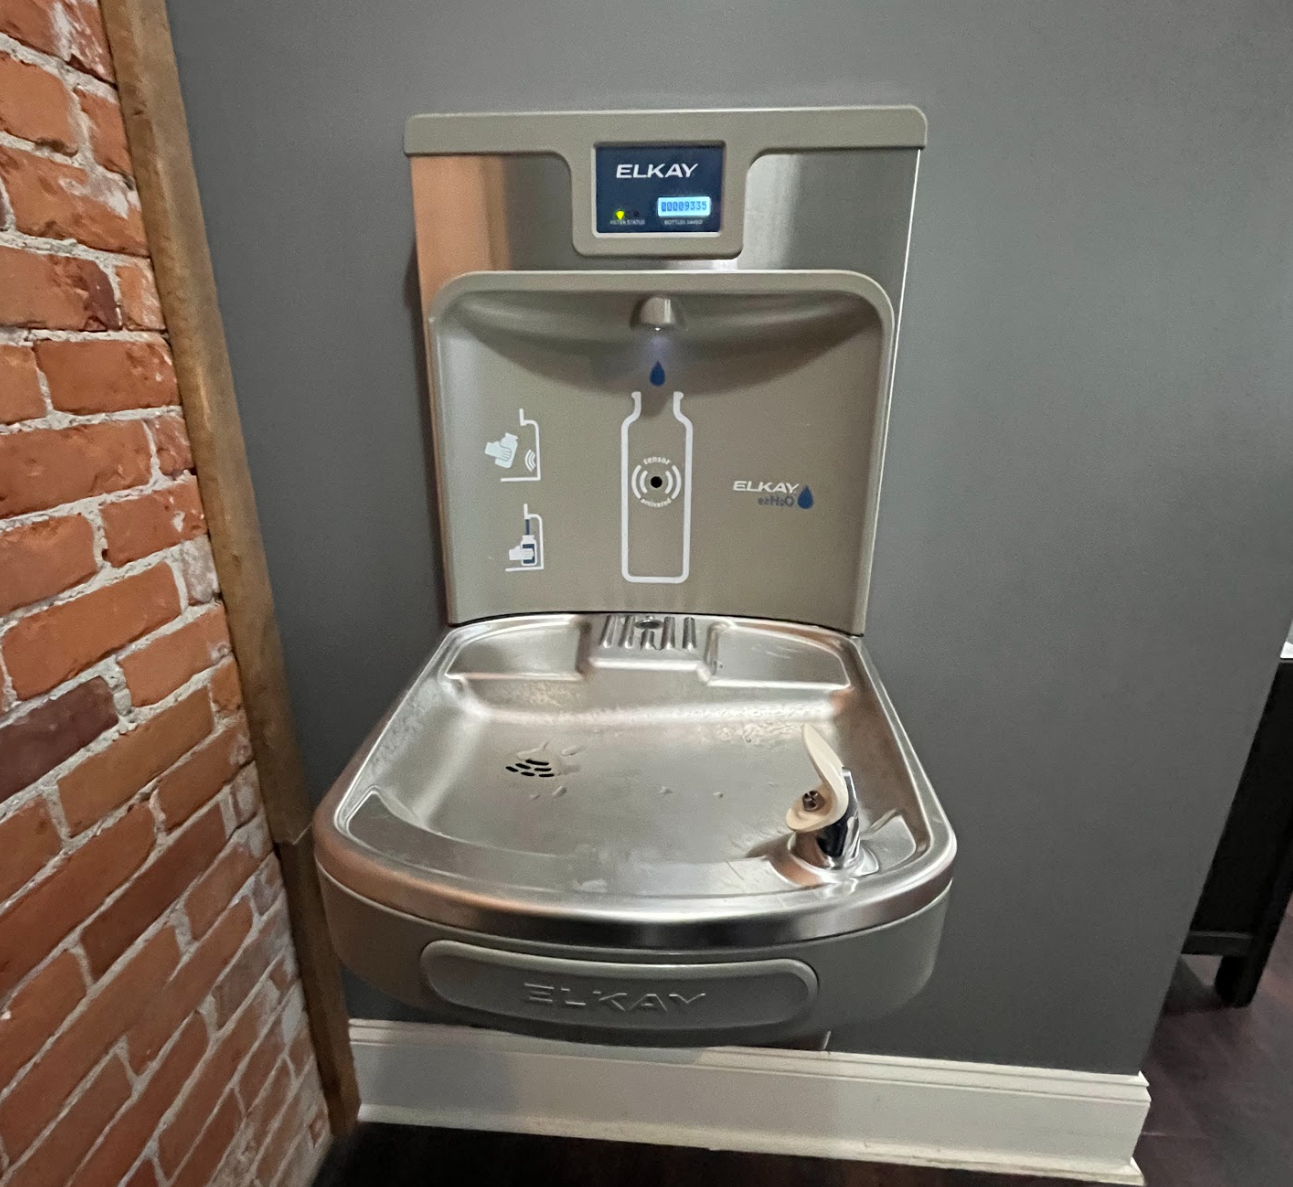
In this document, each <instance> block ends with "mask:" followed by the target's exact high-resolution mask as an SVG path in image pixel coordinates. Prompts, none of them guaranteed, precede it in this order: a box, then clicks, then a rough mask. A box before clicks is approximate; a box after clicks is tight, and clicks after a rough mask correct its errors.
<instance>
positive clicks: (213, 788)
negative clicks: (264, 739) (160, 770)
mask: <svg viewBox="0 0 1293 1187" xmlns="http://www.w3.org/2000/svg"><path fill="white" fill-rule="evenodd" d="M250 749H251V748H250V746H249V745H248V743H247V735H246V734H245V733H244V732H243V731H242V729H241V728H240V727H239V726H229V727H228V728H227V729H225V730H224V731H223V732H221V733H219V734H217V735H216V736H215V737H214V738H212V739H211V741H210V742H208V743H207V744H206V745H205V746H203V747H202V749H201V750H199V751H197V752H196V753H195V754H193V755H191V756H190V757H189V758H186V759H185V760H184V761H183V762H182V763H181V764H180V765H179V766H177V767H176V768H175V770H173V771H170V772H169V773H168V774H167V775H166V777H165V778H164V779H163V780H162V781H161V782H160V783H159V784H158V785H157V792H156V796H155V798H156V800H157V806H158V807H159V808H160V809H161V813H162V822H163V823H164V824H165V825H166V827H167V828H175V827H176V825H178V824H180V823H182V822H183V821H185V820H187V819H188V818H189V817H190V816H192V815H193V813H194V812H196V811H197V810H198V809H199V808H200V807H202V805H203V804H205V803H206V802H207V801H208V800H210V799H211V797H212V796H213V795H215V793H216V792H217V791H219V790H220V789H221V788H222V787H223V786H224V785H225V784H226V783H228V782H229V780H230V779H232V778H233V777H234V776H235V775H236V774H237V773H238V769H239V768H240V767H241V766H242V765H243V764H244V763H245V762H246V761H247V759H248V757H249V756H250Z"/></svg>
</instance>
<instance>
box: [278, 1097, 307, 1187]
mask: <svg viewBox="0 0 1293 1187" xmlns="http://www.w3.org/2000/svg"><path fill="white" fill-rule="evenodd" d="M301 1117H302V1113H301V1111H298V1112H297V1119H298V1123H299V1122H300V1121H301ZM300 1128H301V1131H302V1132H301V1133H300V1134H299V1136H298V1137H297V1139H296V1141H295V1142H293V1143H292V1146H291V1148H290V1150H289V1151H288V1155H287V1157H286V1158H285V1159H283V1165H282V1166H281V1167H280V1168H279V1172H278V1182H279V1183H282V1184H285V1185H286V1184H289V1183H306V1182H308V1181H309V1179H310V1171H312V1170H313V1169H314V1167H313V1165H312V1161H313V1145H314V1143H313V1142H312V1141H311V1139H310V1135H309V1131H308V1127H307V1126H305V1125H304V1124H301V1125H300Z"/></svg>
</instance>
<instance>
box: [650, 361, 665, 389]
mask: <svg viewBox="0 0 1293 1187" xmlns="http://www.w3.org/2000/svg"><path fill="white" fill-rule="evenodd" d="M651 382H652V383H653V384H655V386H656V387H659V386H660V385H661V384H662V383H664V368H663V367H662V366H660V364H659V363H656V365H655V366H654V367H652V368H651Z"/></svg>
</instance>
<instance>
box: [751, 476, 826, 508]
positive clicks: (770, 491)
mask: <svg viewBox="0 0 1293 1187" xmlns="http://www.w3.org/2000/svg"><path fill="white" fill-rule="evenodd" d="M732 489H733V490H734V491H737V492H739V493H741V494H747V495H758V496H759V497H758V499H757V500H756V502H757V503H758V504H759V506H760V507H801V508H802V509H803V510H805V511H811V510H812V506H813V492H812V491H811V490H809V489H808V487H806V486H805V485H804V484H803V483H802V482H753V481H750V480H749V479H745V478H738V479H737V480H736V481H735V482H733V483H732Z"/></svg>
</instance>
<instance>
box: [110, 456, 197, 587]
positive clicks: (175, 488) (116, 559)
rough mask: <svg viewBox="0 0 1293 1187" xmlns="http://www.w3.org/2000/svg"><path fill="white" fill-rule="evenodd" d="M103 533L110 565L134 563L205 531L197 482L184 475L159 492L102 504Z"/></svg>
mask: <svg viewBox="0 0 1293 1187" xmlns="http://www.w3.org/2000/svg"><path fill="white" fill-rule="evenodd" d="M103 530H104V535H105V537H106V539H107V544H108V547H107V557H108V560H109V561H110V562H111V563H112V564H114V565H125V564H128V563H129V562H130V561H137V560H139V558H140V557H144V556H149V555H151V554H152V553H154V552H159V551H160V550H161V549H163V548H170V547H171V546H172V545H174V544H178V543H180V541H182V540H191V539H192V538H193V537H194V536H198V535H201V534H202V533H203V532H204V531H205V530H206V520H204V519H203V517H202V500H201V498H200V497H199V495H198V484H197V480H196V479H195V478H194V477H193V475H192V474H188V475H186V476H185V477H184V478H181V479H180V481H179V482H176V483H174V484H173V485H171V486H168V487H165V488H163V489H162V490H153V491H149V492H148V493H147V494H144V495H138V496H137V497H135V498H133V499H122V500H120V501H117V502H112V503H105V504H104V507H103Z"/></svg>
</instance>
